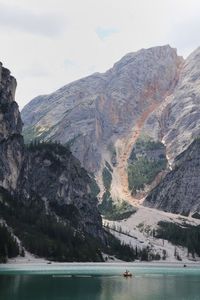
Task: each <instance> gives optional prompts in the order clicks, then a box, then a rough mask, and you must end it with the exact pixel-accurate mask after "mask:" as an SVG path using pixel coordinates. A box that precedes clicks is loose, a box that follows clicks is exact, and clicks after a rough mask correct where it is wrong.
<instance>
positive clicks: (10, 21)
mask: <svg viewBox="0 0 200 300" xmlns="http://www.w3.org/2000/svg"><path fill="white" fill-rule="evenodd" d="M64 22H65V21H64V19H63V18H62V17H61V16H56V15H53V14H48V13H47V14H45V13H40V14H38V13H34V12H31V11H29V10H26V9H22V8H20V7H18V6H8V5H5V4H0V28H3V29H5V28H7V29H10V30H14V31H16V30H17V31H21V32H26V33H31V34H36V35H42V36H48V37H55V36H57V35H60V34H61V33H62V32H63V27H64Z"/></svg>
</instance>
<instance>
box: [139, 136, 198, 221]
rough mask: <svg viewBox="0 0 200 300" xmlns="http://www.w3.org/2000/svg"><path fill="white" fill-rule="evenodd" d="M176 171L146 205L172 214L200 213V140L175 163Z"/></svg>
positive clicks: (164, 181) (151, 195)
mask: <svg viewBox="0 0 200 300" xmlns="http://www.w3.org/2000/svg"><path fill="white" fill-rule="evenodd" d="M174 165H175V166H174V169H173V170H172V171H171V172H169V173H168V174H167V175H166V177H165V178H164V180H163V181H162V182H161V183H160V184H159V185H158V186H157V187H156V188H155V189H154V190H153V191H152V192H151V193H150V194H149V195H148V196H147V198H146V199H145V202H144V205H146V206H149V207H154V208H157V209H160V210H164V211H169V212H172V213H180V214H183V215H189V214H193V213H196V212H197V213H199V212H200V182H199V174H200V140H199V139H196V140H195V141H194V142H193V143H192V144H191V145H190V146H189V147H188V149H186V150H185V151H184V152H183V153H181V154H180V155H179V156H178V157H177V158H176V160H175V162H174Z"/></svg>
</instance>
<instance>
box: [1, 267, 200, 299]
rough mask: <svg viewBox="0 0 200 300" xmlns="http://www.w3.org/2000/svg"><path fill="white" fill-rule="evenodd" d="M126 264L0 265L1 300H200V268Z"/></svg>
mask: <svg viewBox="0 0 200 300" xmlns="http://www.w3.org/2000/svg"><path fill="white" fill-rule="evenodd" d="M125 268H126V266H125V265H124V266H114V265H113V266H102V265H101V266H100V265H94V266H67V267H66V266H54V265H52V266H51V265H49V266H45V265H43V266H26V267H18V268H17V269H15V270H14V269H13V268H12V269H9V267H0V300H165V299H167V300H199V299H200V269H199V268H183V267H177V268H172V267H171V268H170V267H168V268H167V267H148V268H147V267H133V266H132V267H130V266H129V267H128V269H129V270H130V271H132V273H133V274H134V277H132V278H127V279H126V278H123V277H122V276H121V274H122V273H123V271H124V270H125Z"/></svg>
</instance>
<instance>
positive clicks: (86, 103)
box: [22, 46, 183, 199]
mask: <svg viewBox="0 0 200 300" xmlns="http://www.w3.org/2000/svg"><path fill="white" fill-rule="evenodd" d="M182 62H183V60H182V58H180V57H178V56H177V54H176V50H175V49H172V48H170V47H169V46H163V47H155V48H150V49H147V50H145V49H142V50H140V51H138V52H135V53H129V54H127V55H126V56H125V57H123V58H122V59H121V60H120V61H119V62H117V63H116V64H115V65H114V66H113V68H112V69H110V70H108V71H107V72H106V73H104V74H99V73H95V74H93V75H91V76H89V77H87V78H84V79H81V80H78V81H76V82H73V83H71V84H69V85H67V86H64V87H63V88H61V89H60V90H58V91H56V92H55V93H53V94H51V95H47V96H39V97H37V98H35V99H33V100H32V101H31V102H30V103H29V104H28V105H27V106H26V107H25V108H24V109H23V110H22V118H23V121H24V123H25V127H24V135H25V138H26V140H27V141H30V139H33V138H35V137H38V138H41V139H42V140H58V141H60V142H61V143H62V144H66V143H68V144H70V146H71V149H72V152H73V154H74V155H75V156H76V157H77V158H78V159H79V160H80V161H81V163H82V165H83V166H84V167H85V168H86V169H87V170H89V171H92V172H94V173H95V174H96V176H97V179H98V182H99V184H100V186H101V190H103V189H104V188H103V187H102V181H101V178H102V170H103V168H104V166H105V163H106V161H107V162H108V163H109V164H110V165H112V167H113V174H112V185H111V194H112V196H113V197H114V198H115V199H118V198H119V199H120V198H121V199H126V198H128V197H129V195H128V191H127V190H128V178H127V172H126V162H127V160H128V158H129V156H130V154H131V149H132V147H133V144H134V143H135V141H136V140H137V138H138V137H139V135H140V131H141V128H142V127H143V125H144V123H145V120H146V119H147V118H148V116H149V115H150V114H151V113H152V111H154V110H155V109H156V108H157V107H158V106H159V105H160V104H161V103H162V102H163V101H164V99H165V98H166V96H167V95H169V94H171V93H172V91H173V90H174V87H175V85H176V83H177V80H178V77H179V69H180V67H181V65H182ZM121 178H124V182H123V183H121Z"/></svg>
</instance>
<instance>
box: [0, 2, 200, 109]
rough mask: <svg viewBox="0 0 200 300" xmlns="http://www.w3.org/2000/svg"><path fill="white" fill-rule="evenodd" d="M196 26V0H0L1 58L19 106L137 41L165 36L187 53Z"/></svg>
mask: <svg viewBox="0 0 200 300" xmlns="http://www.w3.org/2000/svg"><path fill="white" fill-rule="evenodd" d="M199 32H200V1H199V0H0V45H1V46H0V61H2V62H3V64H4V66H6V67H7V68H9V69H10V70H11V71H12V74H13V75H14V76H15V77H16V78H17V81H18V88H17V95H16V100H17V102H18V103H19V105H20V107H21V108H22V107H23V105H24V104H26V103H27V102H29V101H30V100H31V99H32V98H33V97H36V96H38V95H39V94H48V93H50V92H53V91H55V90H56V89H57V88H60V87H61V86H63V85H65V84H67V83H69V82H70V81H73V80H76V79H78V78H81V77H83V76H86V75H89V74H91V73H94V72H97V71H98V72H104V71H105V70H106V69H108V68H110V67H111V66H112V65H113V63H115V62H116V61H117V60H119V59H120V58H121V57H122V56H124V55H125V54H126V53H128V52H132V51H136V50H139V49H140V48H148V47H152V46H157V45H163V44H170V45H171V46H172V47H175V48H177V49H178V53H179V54H180V55H183V56H187V55H188V54H189V53H190V52H191V51H192V50H194V49H195V48H197V47H198V46H200V33H199Z"/></svg>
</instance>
